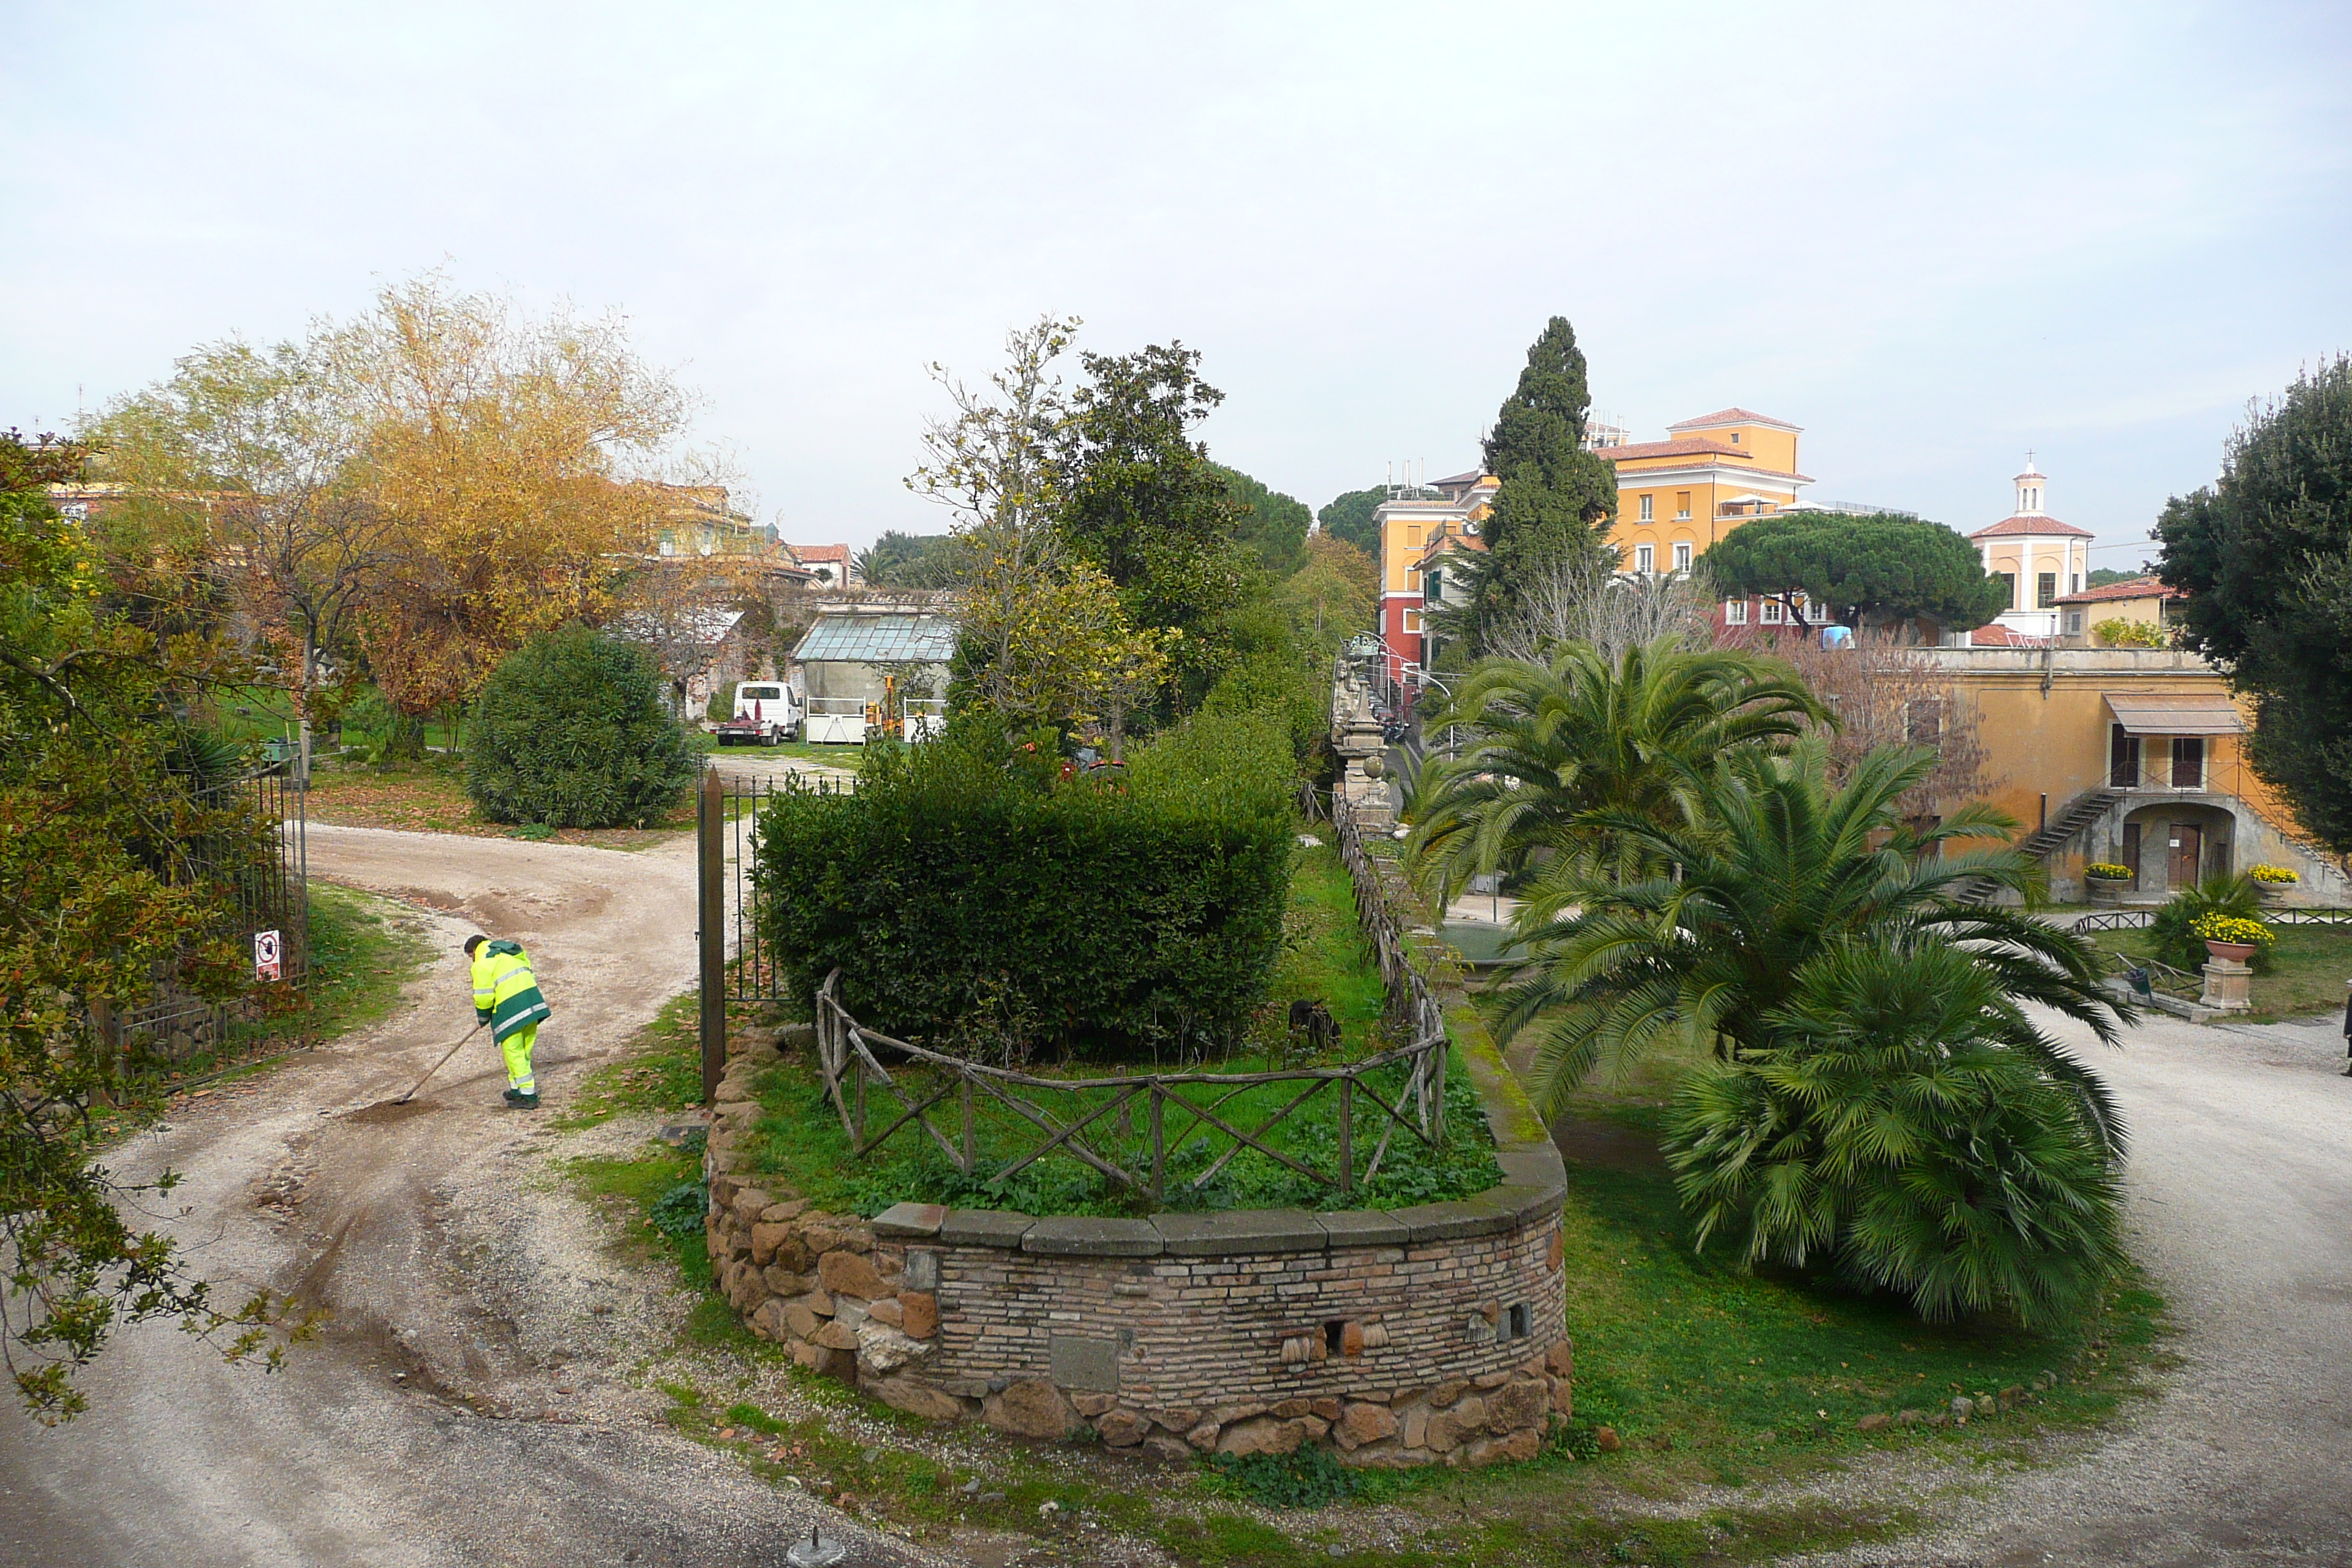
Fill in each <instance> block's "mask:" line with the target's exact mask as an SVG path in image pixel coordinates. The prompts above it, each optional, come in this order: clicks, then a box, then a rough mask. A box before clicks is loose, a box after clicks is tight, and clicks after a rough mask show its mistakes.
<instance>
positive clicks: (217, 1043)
mask: <svg viewBox="0 0 2352 1568" xmlns="http://www.w3.org/2000/svg"><path fill="white" fill-rule="evenodd" d="M193 798H194V805H195V807H196V809H197V810H198V811H199V812H200V813H203V814H206V815H210V814H212V813H215V812H219V811H224V810H229V811H236V810H237V809H238V808H239V807H249V809H250V810H251V812H252V813H253V815H254V816H255V817H256V818H257V819H258V820H259V821H261V822H264V823H270V824H275V825H276V834H275V849H274V852H273V853H269V854H266V855H262V856H259V857H255V856H253V855H251V854H250V853H249V845H250V840H249V839H248V838H247V837H245V836H244V835H242V834H241V833H238V832H236V831H234V830H231V831H226V832H222V833H219V834H215V835H210V836H206V837H199V838H196V839H194V840H192V841H191V842H189V843H187V844H185V845H184V846H182V850H183V855H184V860H183V863H182V865H181V867H180V868H177V869H176V870H175V872H174V875H175V876H179V877H184V878H186V879H190V880H194V881H199V882H208V883H211V884H213V885H215V886H217V887H220V888H223V889H226V891H227V893H228V895H229V912H228V913H227V914H226V916H225V918H224V921H223V923H222V925H221V927H220V928H218V929H216V931H215V933H214V934H215V935H216V936H225V937H226V938H228V939H229V940H231V941H233V942H236V944H237V945H238V946H239V947H240V948H242V949H243V950H244V951H245V952H247V953H249V954H253V955H255V959H256V963H257V965H258V964H259V963H260V962H261V960H262V958H263V957H264V956H265V955H266V954H273V953H274V956H275V959H276V969H277V973H276V975H275V977H274V984H278V985H280V986H283V987H287V988H290V989H292V990H295V991H300V990H304V989H306V988H307V987H308V985H309V984H310V891H309V889H310V882H309V876H310V842H309V831H308V828H309V812H308V809H307V807H308V805H309V799H310V795H309V792H308V791H307V790H306V789H305V788H304V787H303V786H302V783H301V781H300V780H299V779H297V778H294V777H291V776H289V774H288V773H286V772H284V771H281V770H264V771H261V772H258V773H250V774H247V775H245V776H243V777H239V778H235V779H229V780H226V781H225V782H223V783H220V784H211V785H207V786H205V787H204V788H202V789H198V790H196V791H194V792H193ZM264 938H268V939H271V940H268V941H258V940H257V939H264ZM264 978H268V977H266V976H264ZM263 1005H264V1002H263V1001H262V999H260V998H258V997H257V998H250V999H247V1000H244V1001H239V1002H233V1003H220V1002H215V1001H212V1000H210V999H208V998H206V997H204V996H201V995H198V994H196V993H195V992H194V991H192V990H190V989H189V988H188V987H186V986H185V985H183V984H180V982H179V980H178V978H177V977H176V976H175V975H174V974H173V973H171V971H170V969H169V968H168V967H164V968H163V969H161V970H159V972H158V973H157V974H156V975H155V977H154V984H153V986H152V989H151V990H150V992H149V994H148V995H147V997H146V999H145V1000H144V1001H142V1002H141V1003H140V1004H139V1005H136V1006H133V1007H126V1008H123V1009H121V1011H120V1012H117V1013H115V1014H113V1015H112V1016H110V1018H109V1017H103V1016H102V1017H101V1019H100V1023H101V1026H102V1027H105V1028H107V1029H108V1030H109V1031H110V1033H111V1034H112V1035H113V1036H114V1037H115V1039H114V1043H115V1045H116V1046H117V1047H118V1048H120V1049H121V1051H122V1052H123V1053H124V1054H125V1056H126V1058H131V1059H146V1060H151V1061H180V1060H184V1059H185V1058H188V1057H191V1056H194V1055H197V1054H199V1053H201V1052H211V1051H216V1050H218V1049H220V1048H221V1047H224V1046H225V1045H226V1044H228V1042H229V1040H230V1037H231V1034H232V1031H233V1029H234V1027H235V1026H236V1025H237V1024H240V1023H246V1022H250V1021H252V1020H253V1019H254V1018H255V1017H257V1016H258V1015H259V1012H260V1010H261V1008H262V1006H263Z"/></svg>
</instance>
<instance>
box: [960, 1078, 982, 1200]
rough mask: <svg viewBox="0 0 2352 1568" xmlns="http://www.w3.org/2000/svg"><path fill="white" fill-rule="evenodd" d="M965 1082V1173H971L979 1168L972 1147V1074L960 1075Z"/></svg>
mask: <svg viewBox="0 0 2352 1568" xmlns="http://www.w3.org/2000/svg"><path fill="white" fill-rule="evenodd" d="M959 1076H960V1078H961V1080H962V1083H963V1173H964V1174H965V1175H967V1176H969V1175H971V1173H972V1172H973V1171H974V1170H976V1169H977V1168H978V1163H977V1161H976V1160H975V1158H974V1156H973V1153H972V1147H971V1072H970V1071H968V1070H967V1071H965V1072H963V1073H961V1074H960V1075H959Z"/></svg>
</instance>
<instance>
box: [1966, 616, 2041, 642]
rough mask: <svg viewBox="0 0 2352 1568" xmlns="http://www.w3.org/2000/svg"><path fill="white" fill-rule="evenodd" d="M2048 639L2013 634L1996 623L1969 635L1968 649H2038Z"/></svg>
mask: <svg viewBox="0 0 2352 1568" xmlns="http://www.w3.org/2000/svg"><path fill="white" fill-rule="evenodd" d="M2049 640H2050V639H2049V638H2048V637H2027V636H2026V635H2025V634H2024V633H2023V632H2013V631H2011V630H2010V629H2009V628H2008V627H2007V626H2002V625H2000V623H1999V622H1998V621H1996V622H1994V623H1993V624H1992V625H1991V626H1979V627H1978V628H1977V629H1976V630H1974V631H1972V632H1970V633H1969V647H2041V646H2042V644H2044V643H2046V642H2048V641H2049Z"/></svg>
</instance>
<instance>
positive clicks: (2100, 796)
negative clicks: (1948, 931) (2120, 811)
mask: <svg viewBox="0 0 2352 1568" xmlns="http://www.w3.org/2000/svg"><path fill="white" fill-rule="evenodd" d="M2122 797H2123V791H2121V790H2115V789H2108V788H2105V786H2101V787H2099V788H2095V789H2086V790H2084V792H2083V793H2082V794H2080V795H2076V796H2075V797H2074V799H2072V800H2070V801H2068V802H2067V803H2066V804H2065V805H2063V806H2061V807H2059V809H2058V815H2056V816H2053V817H2052V818H2051V819H2050V820H2049V821H2048V822H2046V823H2044V824H2043V825H2042V826H2041V827H2039V828H2037V829H2035V830H2034V831H2033V832H2032V833H2029V834H2027V835H2026V836H2025V837H2023V838H2021V839H2019V840H2018V841H2017V847H2018V848H2020V849H2021V850H2023V851H2024V852H2025V853H2026V854H2028V855H2031V856H2032V857H2033V858H2035V859H2036V860H2040V859H2043V858H2046V857H2048V856H2049V855H2050V854H2051V852H2052V851H2053V850H2055V849H2057V848H2058V847H2059V846H2061V845H2063V844H2064V843H2065V842H2066V841H2067V840H2068V839H2070V838H2073V837H2074V836H2075V835H2077V834H2079V833H2081V832H2082V831H2083V830H2084V828H2086V827H2088V826H2091V824H2093V823H2094V822H2096V821H2097V820H2098V819H2099V818H2100V817H2102V816H2105V815H2106V813H2107V809H2108V807H2110V806H2112V805H2115V804H2116V801H2118V800H2120V799H2121V798H2122ZM1997 886H1998V884H1996V883H1995V882H1994V881H1993V879H1991V878H1990V877H1978V878H1975V879H1972V880H1969V881H1967V882H1963V883H1961V884H1960V885H1959V887H1958V888H1957V889H1954V896H1955V897H1956V898H1958V899H1959V900H1962V901H1963V902H1965V903H1972V904H1974V903H1982V902H1983V901H1984V900H1987V899H1989V898H1990V897H1991V896H1992V894H1993V891H1994V889H1995V888H1996V887H1997Z"/></svg>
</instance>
